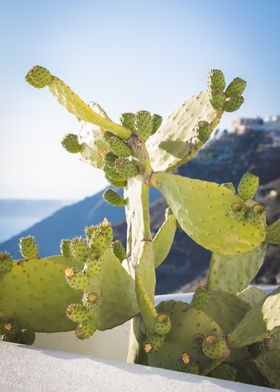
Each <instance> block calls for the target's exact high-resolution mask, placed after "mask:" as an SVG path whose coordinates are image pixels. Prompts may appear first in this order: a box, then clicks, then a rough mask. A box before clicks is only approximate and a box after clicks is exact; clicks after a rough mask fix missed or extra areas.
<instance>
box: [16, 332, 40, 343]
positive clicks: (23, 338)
mask: <svg viewBox="0 0 280 392" xmlns="http://www.w3.org/2000/svg"><path fill="white" fill-rule="evenodd" d="M35 338H36V335H35V332H34V331H33V329H25V330H23V331H21V334H20V339H19V343H21V344H27V345H31V344H33V343H34V341H35Z"/></svg>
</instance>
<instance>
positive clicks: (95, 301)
mask: <svg viewBox="0 0 280 392" xmlns="http://www.w3.org/2000/svg"><path fill="white" fill-rule="evenodd" d="M100 302H101V301H100V295H99V294H97V293H96V292H93V291H91V292H89V293H84V295H83V298H82V303H83V305H84V306H85V307H86V308H87V309H90V310H92V311H96V309H97V308H98V307H99V306H100Z"/></svg>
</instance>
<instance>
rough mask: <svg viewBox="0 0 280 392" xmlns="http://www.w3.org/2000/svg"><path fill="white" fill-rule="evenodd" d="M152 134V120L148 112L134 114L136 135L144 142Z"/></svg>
mask: <svg viewBox="0 0 280 392" xmlns="http://www.w3.org/2000/svg"><path fill="white" fill-rule="evenodd" d="M152 133H154V126H153V118H152V116H151V113H150V112H147V111H146V110H142V111H140V112H137V113H136V135H137V136H138V138H139V139H140V140H141V141H142V142H145V141H146V140H147V139H148V138H149V137H150V136H151V135H152Z"/></svg>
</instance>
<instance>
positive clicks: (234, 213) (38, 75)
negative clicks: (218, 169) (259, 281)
mask: <svg viewBox="0 0 280 392" xmlns="http://www.w3.org/2000/svg"><path fill="white" fill-rule="evenodd" d="M26 80H27V82H28V83H30V84H31V85H32V86H34V87H36V88H43V87H45V86H47V87H48V88H49V90H50V91H51V93H52V94H53V95H54V96H55V98H56V99H57V100H58V102H59V103H60V104H62V105H63V106H64V107H66V109H67V110H68V111H69V112H71V113H72V114H74V115H75V116H76V117H77V118H78V120H80V122H81V130H80V133H79V135H75V134H67V135H66V136H65V137H64V139H63V140H62V146H63V147H64V148H65V149H66V150H67V151H68V152H70V153H72V154H76V155H77V156H79V157H80V159H81V160H83V161H85V162H87V163H89V164H91V165H92V166H94V167H95V168H98V169H101V170H103V172H104V175H105V178H106V179H107V180H108V182H109V183H110V184H111V185H112V186H114V187H117V188H123V194H122V193H121V192H120V191H118V192H115V191H114V190H112V189H108V190H106V191H105V192H104V195H103V197H104V199H105V200H106V201H107V202H108V203H110V204H111V205H114V206H116V207H118V208H122V207H124V208H125V214H126V221H127V243H126V247H124V246H123V245H122V244H121V243H120V242H119V241H114V240H113V231H112V227H111V225H110V224H109V222H108V221H107V220H106V219H105V220H104V221H103V222H102V223H101V224H100V225H94V226H90V227H88V228H86V230H85V234H86V235H85V238H84V237H78V238H74V239H72V240H63V241H62V242H61V251H62V256H57V257H51V258H47V259H42V260H40V259H38V248H37V247H36V246H35V245H34V242H33V239H32V238H31V237H28V238H27V239H24V240H23V241H22V243H21V250H22V253H23V254H24V255H25V256H26V257H27V258H28V260H27V261H17V262H13V261H12V260H11V258H10V257H9V255H8V254H6V253H4V254H2V255H1V256H0V315H1V316H2V318H1V320H0V321H1V324H0V326H1V331H2V333H3V339H4V340H10V341H11V340H12V341H18V342H29V343H30V342H31V343H32V339H34V330H36V331H38V330H42V331H43V330H44V331H46V330H48V331H57V330H68V329H75V331H76V335H77V337H78V338H80V339H86V338H88V337H90V336H91V335H92V334H93V333H94V332H95V331H96V329H99V330H105V329H108V328H112V327H114V326H116V325H120V324H122V323H124V322H125V321H127V320H129V319H132V320H133V321H132V325H133V328H132V330H131V336H130V345H129V353H128V361H129V362H134V363H141V364H145V365H150V366H157V367H162V368H167V369H172V370H177V371H180V372H185V373H192V374H203V375H209V377H218V378H222V379H226V380H231V381H241V382H247V383H252V384H254V385H263V386H272V387H279V384H280V381H279V378H280V376H279V365H278V363H279V347H280V346H279V341H280V339H279V336H280V317H279V309H280V307H279V295H280V294H279V289H277V290H276V291H274V292H273V293H271V294H269V295H267V294H266V293H264V292H263V291H262V290H261V289H259V288H254V287H247V286H248V285H249V284H250V282H251V280H252V279H253V278H254V277H255V276H256V274H257V272H258V271H259V269H260V268H261V266H262V264H263V260H264V257H265V253H266V249H267V244H269V243H271V244H274V245H277V244H280V234H279V233H280V230H279V227H280V225H279V221H277V222H275V223H273V224H272V225H270V226H269V227H268V228H267V227H266V214H265V209H264V207H263V206H262V205H260V204H258V203H256V202H255V201H254V200H253V198H254V196H255V193H256V191H257V188H258V185H259V179H258V177H257V176H255V175H253V174H251V173H249V172H247V173H245V174H244V176H243V177H242V178H241V180H240V183H239V185H238V187H237V190H235V188H234V186H233V184H232V183H231V182H230V180H231V179H229V182H227V183H225V184H217V183H213V182H208V181H200V180H196V179H190V178H186V177H181V176H178V175H174V174H171V173H167V172H170V171H172V170H173V169H175V168H177V167H178V166H180V165H182V164H183V163H185V162H187V161H188V160H190V159H191V158H192V157H194V156H195V155H196V153H197V151H198V150H199V149H200V148H201V147H203V145H204V144H205V143H207V141H208V140H209V139H210V138H211V134H212V131H213V130H214V129H215V127H216V126H217V125H218V123H219V121H220V119H221V117H222V115H223V113H224V112H232V111H235V110H237V109H238V108H239V107H240V106H241V105H242V103H243V102H244V97H243V96H242V94H243V92H244V90H245V87H246V81H244V80H243V79H241V78H239V77H237V78H235V79H234V80H233V81H232V82H231V83H230V84H229V85H228V86H226V81H225V77H224V75H223V73H222V72H221V71H220V70H212V71H211V72H210V73H209V75H208V86H207V90H206V91H204V92H201V93H199V94H197V95H194V96H193V97H192V98H190V99H189V100H187V101H185V102H184V103H183V104H182V105H181V106H179V107H178V108H177V109H176V110H175V111H174V112H173V113H172V114H171V115H170V116H169V117H168V118H167V120H163V119H162V117H161V116H160V115H158V114H152V113H150V112H149V111H147V110H140V111H138V112H136V113H123V114H122V115H121V116H120V124H117V123H115V122H113V121H112V120H111V119H110V118H109V116H108V114H107V113H106V112H105V111H104V110H103V109H102V108H101V107H100V106H99V105H98V104H96V103H90V104H86V103H85V102H84V101H82V99H81V98H80V97H79V96H78V95H76V94H75V93H74V92H73V91H72V90H71V89H70V87H68V86H67V85H66V84H65V83H64V82H63V81H62V80H60V79H59V78H57V77H56V76H54V75H52V74H51V73H50V72H49V71H48V70H47V69H45V68H44V67H41V66H35V67H33V68H32V69H31V70H30V71H29V73H28V74H27V75H26ZM151 186H153V187H155V188H157V189H158V190H159V191H160V192H161V193H162V194H163V196H164V198H165V200H166V202H167V204H168V208H167V213H166V217H165V221H164V222H163V224H162V226H161V228H160V229H159V230H158V232H157V233H156V235H155V236H154V237H153V236H152V233H151V230H150V215H149V213H150V211H149V208H150V206H149V190H150V187H151ZM177 227H180V228H181V229H182V230H184V231H185V232H186V233H187V234H188V235H189V236H190V237H191V238H192V239H193V240H194V241H196V242H197V243H198V244H199V245H201V246H203V247H204V248H206V249H209V250H210V251H211V252H212V256H211V262H210V271H209V276H208V280H207V285H206V287H200V288H198V289H197V290H196V292H195V293H194V296H193V300H192V303H191V304H186V303H182V302H176V301H167V302H162V303H160V304H159V305H158V306H155V304H154V302H155V301H154V294H155V287H156V277H155V268H156V267H158V266H159V265H160V264H161V263H162V262H164V260H165V258H166V257H167V255H168V253H169V251H170V249H171V246H172V242H173V239H174V235H175V232H176V228H177ZM24 271H25V272H24ZM38 282H39V283H38ZM42 282H43V283H42ZM54 287H55V288H56V290H53V288H54ZM54 303H55V304H56V307H55V308H54V307H53V306H51V305H52V304H54ZM32 331H33V332H32ZM32 333H33V335H32ZM13 336H14V337H13ZM15 336H16V338H15Z"/></svg>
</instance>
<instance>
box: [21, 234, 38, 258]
mask: <svg viewBox="0 0 280 392" xmlns="http://www.w3.org/2000/svg"><path fill="white" fill-rule="evenodd" d="M19 250H20V253H21V254H22V256H23V257H24V258H25V259H36V258H38V257H39V251H38V245H37V244H36V242H35V239H34V238H33V237H32V236H28V237H22V238H20V240H19Z"/></svg>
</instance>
